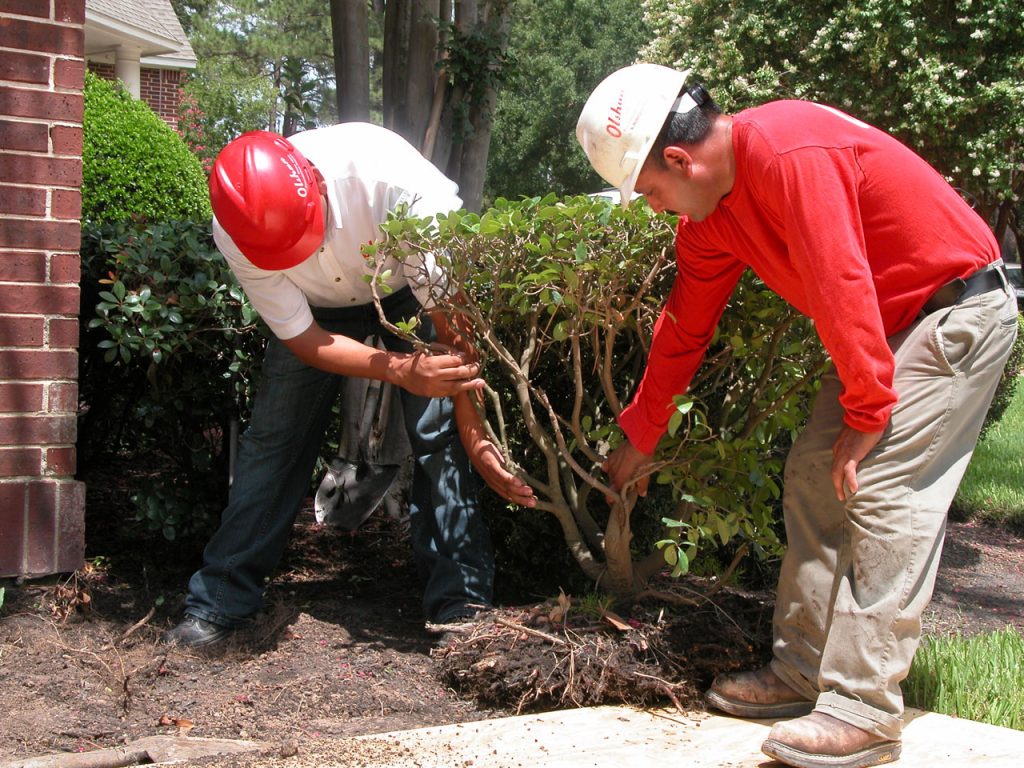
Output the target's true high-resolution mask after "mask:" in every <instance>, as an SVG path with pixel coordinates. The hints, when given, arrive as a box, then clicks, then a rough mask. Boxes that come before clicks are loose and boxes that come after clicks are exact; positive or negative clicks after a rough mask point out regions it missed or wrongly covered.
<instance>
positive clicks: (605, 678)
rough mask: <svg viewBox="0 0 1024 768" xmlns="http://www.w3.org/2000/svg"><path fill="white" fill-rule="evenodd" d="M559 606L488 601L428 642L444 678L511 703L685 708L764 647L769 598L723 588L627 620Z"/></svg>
mask: <svg viewBox="0 0 1024 768" xmlns="http://www.w3.org/2000/svg"><path fill="white" fill-rule="evenodd" d="M564 607H565V606H564V605H562V606H559V605H555V604H554V603H547V604H544V605H541V606H536V607H533V608H521V609H509V610H501V611H498V610H492V611H490V612H488V613H486V614H482V615H481V616H480V618H479V619H478V620H476V621H474V622H473V623H472V624H470V625H469V626H468V627H466V626H465V625H464V626H463V627H462V631H461V632H460V633H457V634H453V635H452V636H451V638H450V640H449V642H448V643H447V644H446V646H445V647H444V648H441V649H438V650H436V651H435V653H436V654H438V655H439V656H440V660H441V667H442V676H443V679H444V681H445V682H446V683H447V684H448V685H450V686H452V687H453V688H456V689H458V690H460V691H462V692H463V693H466V694H469V695H472V696H474V697H475V698H477V699H478V700H479V701H480V702H482V703H484V704H487V705H492V706H499V707H508V708H514V709H515V711H516V712H517V713H521V712H524V711H536V710H543V709H552V708H559V707H583V706H593V705H596V704H606V703H622V704H630V705H634V706H651V705H654V704H657V703H662V704H663V703H665V702H666V701H668V702H671V704H672V705H673V706H675V707H676V708H677V709H678V710H680V711H686V710H692V709H694V708H700V706H701V704H700V701H701V699H700V692H701V691H702V690H703V689H704V687H705V686H706V685H707V684H708V683H710V681H711V679H712V678H713V677H714V675H715V674H718V673H719V672H726V671H734V670H736V669H743V668H748V667H753V666H757V665H759V664H761V663H763V662H764V661H765V660H766V659H767V657H768V654H769V652H770V643H771V611H770V606H768V605H766V604H764V603H763V602H761V601H758V600H756V599H753V598H748V597H745V596H742V595H739V594H736V593H732V592H728V591H723V592H722V593H720V594H719V595H718V596H717V599H716V601H715V604H714V605H712V604H710V603H708V602H705V603H703V604H702V605H698V606H689V607H686V608H684V609H681V610H675V613H669V612H668V611H666V609H665V608H664V606H663V605H656V606H650V607H645V606H641V605H634V606H633V609H632V614H631V615H630V616H629V618H628V619H626V620H623V619H621V618H620V617H618V616H616V615H615V614H610V613H607V614H606V615H603V616H599V615H594V616H588V615H584V614H583V613H582V612H581V611H580V610H579V609H575V610H573V611H570V612H564V611H562V610H561V609H564ZM552 615H556V616H561V618H562V619H563V620H560V621H557V622H552V621H551V619H550V617H551V616H552ZM538 627H543V629H540V628H538Z"/></svg>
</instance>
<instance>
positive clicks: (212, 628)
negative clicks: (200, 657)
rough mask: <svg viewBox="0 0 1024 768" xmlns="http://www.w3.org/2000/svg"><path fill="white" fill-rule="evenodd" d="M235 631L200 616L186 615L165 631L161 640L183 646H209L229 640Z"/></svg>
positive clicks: (168, 643)
mask: <svg viewBox="0 0 1024 768" xmlns="http://www.w3.org/2000/svg"><path fill="white" fill-rule="evenodd" d="M234 631H235V630H234V628H232V627H222V626H221V625H220V624H214V623H213V622H210V621H206V619H200V618H199V617H198V616H186V617H185V618H184V619H183V620H182V622H181V623H180V624H178V626H176V627H175V628H174V629H171V630H168V631H167V632H165V633H164V636H163V637H162V638H161V640H162V641H163V642H164V643H166V644H167V645H178V646H181V647H182V648H209V647H210V646H211V645H217V644H218V643H222V642H224V641H225V640H227V639H228V638H229V637H230V636H231V634H232V633H233V632H234Z"/></svg>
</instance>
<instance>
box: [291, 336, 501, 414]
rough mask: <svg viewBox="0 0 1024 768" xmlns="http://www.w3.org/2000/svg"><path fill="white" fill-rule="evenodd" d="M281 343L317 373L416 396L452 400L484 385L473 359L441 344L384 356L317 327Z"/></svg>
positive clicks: (377, 351)
mask: <svg viewBox="0 0 1024 768" xmlns="http://www.w3.org/2000/svg"><path fill="white" fill-rule="evenodd" d="M282 343H283V344H284V345H285V346H286V347H288V349H290V350H291V351H292V354H294V355H295V356H296V357H297V358H299V360H301V361H302V362H304V363H305V364H306V365H309V366H312V367H313V368H319V369H321V370H323V371H330V372H331V373H337V374H340V375H342V376H362V377H365V378H370V379H378V380H380V381H390V382H391V383H392V384H394V385H395V386H397V387H401V388H402V389H406V390H408V391H409V392H412V393H413V394H414V395H421V396H424V397H448V396H450V395H457V394H459V393H460V392H469V391H472V390H476V389H482V388H483V386H484V380H483V379H481V378H479V376H478V374H479V373H480V365H479V363H477V362H476V360H475V359H471V358H470V357H468V356H467V355H465V354H463V353H461V352H458V351H455V350H453V349H451V348H450V347H446V346H444V345H441V344H436V345H432V353H427V352H415V353H405V352H385V351H384V350H382V349H377V348H376V347H369V346H367V345H366V344H363V343H362V342H359V341H356V340H355V339H350V338H349V337H347V336H343V335H341V334H338V333H330V332H328V331H325V330H324V329H323V328H321V327H320V326H319V325H317V324H316V323H315V322H314V323H311V324H310V326H309V327H308V328H307V329H306V330H305V331H303V332H302V333H300V334H299V335H298V336H294V337H292V338H290V339H286V340H284V341H283V342H282Z"/></svg>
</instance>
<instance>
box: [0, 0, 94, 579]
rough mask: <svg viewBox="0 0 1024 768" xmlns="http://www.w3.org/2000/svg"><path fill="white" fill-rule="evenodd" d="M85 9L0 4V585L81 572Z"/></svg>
mask: <svg viewBox="0 0 1024 768" xmlns="http://www.w3.org/2000/svg"><path fill="white" fill-rule="evenodd" d="M84 24H85V0H0V577H3V576H45V575H48V574H54V573H61V572H66V571H73V570H76V569H77V568H79V567H80V566H81V565H82V560H83V557H84V553H85V489H84V486H83V485H82V483H80V482H78V481H76V480H75V479H74V475H75V439H76V414H77V410H78V353H77V347H78V312H79V288H78V282H79V278H80V264H79V257H78V248H79V241H80V239H81V231H80V222H79V220H80V217H81V208H82V197H81V185H82V108H83V96H82V90H83V87H84V77H85V59H84Z"/></svg>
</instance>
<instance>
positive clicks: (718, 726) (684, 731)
mask: <svg viewBox="0 0 1024 768" xmlns="http://www.w3.org/2000/svg"><path fill="white" fill-rule="evenodd" d="M772 722H774V721H770V720H736V719H732V718H728V717H720V716H716V715H708V714H705V713H697V714H693V715H691V716H680V715H679V714H678V713H676V712H675V711H668V710H664V711H662V710H656V711H641V710H636V709H630V708H627V707H594V708H588V709H575V710H566V711H561V712H551V713H546V714H541V715H528V716H522V717H510V718H503V719H501V720H487V721H482V722H474V723H464V724H461V725H450V726H443V727H437V728H423V729H418V730H412V731H402V732H397V733H390V734H380V735H376V736H372V737H365V738H366V739H373V740H375V741H376V742H377V743H380V742H385V744H386V745H387V746H388V747H389V748H388V749H382V750H380V751H379V754H378V755H377V756H373V757H370V759H369V761H368V762H365V763H363V765H364V767H365V768H453V766H467V768H468V767H469V766H471V767H472V768H577V767H578V768H583V767H584V766H586V767H587V768H622V766H627V765H684V766H687V768H758V767H759V766H765V767H767V766H773V765H777V764H776V763H774V762H773V761H771V760H769V759H768V758H767V757H766V756H765V755H763V754H762V753H761V751H760V747H761V742H762V741H764V739H765V737H766V736H767V735H768V730H769V728H770V727H771V724H772ZM381 746H384V744H382V745H381ZM322 765H323V768H329V765H328V764H327V763H323V764H322ZM896 765H898V766H899V768H934V766H936V765H949V766H957V767H958V768H962V767H964V766H977V768H982V767H984V768H1020V767H1021V766H1024V731H1014V730H1009V729H1006V728H996V727H994V726H991V725H985V724H982V723H975V722H971V721H969V720H958V719H956V718H952V717H947V716H945V715H937V714H934V713H925V712H920V711H917V710H911V711H908V713H907V718H906V726H905V728H904V733H903V756H902V758H901V759H900V760H899V761H898V763H897V764H896Z"/></svg>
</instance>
